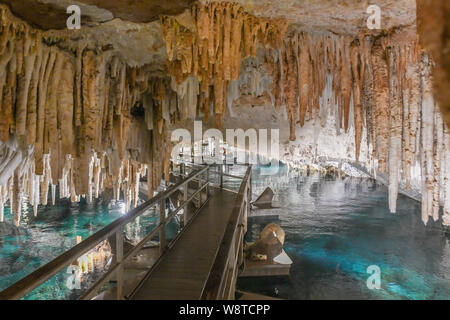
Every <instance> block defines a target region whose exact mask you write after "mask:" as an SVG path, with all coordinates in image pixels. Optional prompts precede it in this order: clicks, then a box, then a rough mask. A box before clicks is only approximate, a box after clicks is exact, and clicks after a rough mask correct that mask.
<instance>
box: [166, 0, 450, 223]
mask: <svg viewBox="0 0 450 320" xmlns="http://www.w3.org/2000/svg"><path fill="white" fill-rule="evenodd" d="M162 28H163V34H164V39H165V42H166V47H167V53H168V57H169V61H170V63H169V69H170V73H171V75H172V79H173V80H172V82H174V83H175V85H172V88H173V90H174V91H176V92H177V93H178V94H180V92H181V93H182V95H183V96H186V95H188V96H189V101H191V103H190V105H188V106H187V108H186V110H185V114H187V115H189V116H190V117H193V116H195V115H202V114H203V115H204V118H205V120H206V121H209V114H210V106H211V105H212V106H213V110H214V116H215V120H216V121H215V122H216V126H217V127H219V128H220V127H221V125H222V121H223V119H224V114H225V108H224V106H225V105H226V103H228V108H229V109H232V108H231V106H232V102H233V101H234V100H236V99H238V98H239V97H240V96H242V94H243V91H245V88H243V86H242V82H248V80H250V83H251V82H252V81H253V79H250V78H251V76H249V77H248V78H249V79H241V78H240V77H239V76H240V73H241V72H242V71H241V70H242V69H241V65H242V62H243V61H244V59H246V58H248V57H250V56H256V55H257V49H258V47H260V48H264V52H265V58H264V59H265V66H264V68H260V69H261V70H263V69H265V70H267V73H268V74H269V75H270V77H271V78H272V82H273V83H272V87H271V90H270V91H271V92H270V93H269V94H270V96H271V98H272V101H273V104H274V106H275V108H276V109H279V110H280V112H282V113H284V114H285V115H286V116H287V118H288V120H289V123H290V140H292V141H294V140H295V139H296V134H295V131H296V127H297V126H298V125H300V126H303V125H304V124H305V121H310V120H314V121H316V120H317V121H319V122H320V123H321V124H322V125H324V124H325V123H326V121H325V119H322V118H323V117H326V116H327V115H328V114H329V113H328V112H326V110H327V108H330V107H333V108H337V109H336V112H335V115H336V125H337V128H336V129H337V132H338V133H339V132H342V131H344V132H347V131H348V130H349V129H350V128H353V130H354V135H355V160H356V162H357V163H358V160H359V158H360V153H361V141H362V139H363V134H364V132H365V134H366V136H365V137H366V139H365V140H366V141H367V144H368V147H367V148H366V149H367V152H368V153H369V154H367V155H366V157H365V159H368V160H367V161H368V163H366V165H367V167H369V168H373V170H374V175H377V173H379V174H386V175H387V176H388V184H389V207H390V210H391V211H392V212H395V211H396V201H397V196H398V191H399V185H404V186H405V187H406V189H409V188H410V187H411V183H412V180H414V179H417V172H418V169H419V170H420V169H421V172H422V176H421V177H422V179H421V181H422V185H423V187H422V195H423V197H424V198H423V220H424V222H426V221H427V220H428V217H429V216H432V217H433V218H434V219H435V220H436V219H438V218H439V215H438V210H439V204H440V203H444V217H443V221H444V223H445V224H450V215H449V210H450V199H449V196H450V189H449V182H448V178H447V177H448V176H449V174H450V171H449V170H448V169H447V168H448V165H449V164H448V163H449V160H450V159H449V158H450V157H449V155H447V154H446V152H445V150H448V149H449V146H448V141H447V140H448V136H447V131H446V130H447V129H446V127H444V125H443V123H442V119H441V117H440V114H439V112H438V111H437V109H436V106H435V104H434V102H429V103H428V105H427V102H426V97H427V95H429V98H430V99H432V96H431V92H427V90H426V88H427V85H426V84H427V82H431V81H432V80H431V76H430V75H429V74H427V72H425V70H426V69H427V68H428V67H427V63H426V62H424V61H425V60H427V57H426V55H424V54H422V52H421V51H420V49H419V47H418V45H417V42H416V41H413V42H410V43H397V42H395V40H392V39H391V38H390V36H381V37H373V36H370V35H367V36H366V35H364V34H361V35H359V36H357V37H350V36H337V35H332V34H329V35H326V34H320V35H316V34H305V33H296V32H293V33H291V34H288V35H286V37H284V35H285V32H284V31H285V30H286V29H285V25H284V24H280V28H278V27H276V26H275V25H274V24H273V23H272V22H271V21H267V20H261V19H259V18H255V17H252V16H251V15H249V14H247V13H245V12H244V11H243V10H242V8H241V7H239V6H237V5H234V4H231V3H212V4H207V5H198V6H195V7H194V8H193V10H192V12H191V19H186V17H185V16H184V17H180V18H163V19H162ZM248 60H249V59H246V60H245V61H248ZM257 77H259V78H260V79H261V76H260V73H258V72H256V73H255V77H254V78H255V79H256V78H257ZM237 79H239V81H234V80H237ZM197 81H198V82H197ZM266 89H267V88H266V86H265V85H264V88H263V90H259V89H255V90H253V91H254V92H251V93H250V94H255V95H256V96H260V95H262V94H263V91H264V90H266ZM260 91H262V92H260ZM247 94H248V93H247ZM197 101H198V103H196V102H197ZM430 103H431V105H430ZM195 105H198V107H197V108H196V107H194V106H195ZM282 106H284V107H285V108H282ZM425 110H428V111H425ZM424 112H426V116H425V117H423V115H422V114H423V113H424ZM431 120H432V121H431ZM446 139H447V140H446ZM447 159H449V160H447Z"/></svg>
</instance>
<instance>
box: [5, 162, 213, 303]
mask: <svg viewBox="0 0 450 320" xmlns="http://www.w3.org/2000/svg"><path fill="white" fill-rule="evenodd" d="M209 170H210V165H208V166H205V167H204V168H203V169H200V170H197V171H194V172H192V173H191V174H189V175H188V176H187V177H186V178H185V179H184V180H182V181H180V182H178V183H176V184H174V185H172V186H170V187H169V188H168V189H167V190H166V191H165V192H163V193H159V194H158V195H156V196H155V197H153V198H152V199H150V200H148V201H147V202H145V203H143V204H142V205H140V206H138V207H136V208H135V209H133V210H131V211H130V212H128V214H127V215H124V216H122V217H120V218H119V219H117V220H115V221H113V222H112V223H110V224H109V225H107V226H106V227H105V228H103V229H101V230H99V231H97V232H96V233H94V234H93V235H91V236H90V237H88V238H86V239H85V240H84V241H82V242H80V243H79V244H77V245H76V246H74V247H73V248H71V249H69V250H68V251H66V252H65V253H63V254H62V255H60V256H58V257H57V258H55V259H53V260H52V261H50V262H48V263H47V264H45V265H44V266H42V267H40V268H39V269H37V270H35V271H34V272H32V273H30V274H29V275H28V276H26V277H24V278H23V279H21V280H19V281H18V282H16V283H14V284H13V285H11V286H10V287H8V288H6V289H5V290H3V291H2V292H0V300H13V299H20V298H22V297H23V296H25V295H26V294H28V293H29V292H31V291H32V290H34V289H35V288H37V287H38V286H40V285H41V284H43V283H45V282H46V281H47V280H49V279H51V278H52V277H53V276H55V275H56V274H58V273H59V272H60V271H62V270H63V269H64V268H65V267H67V266H69V265H70V264H72V263H73V262H75V261H76V260H77V259H78V258H79V257H81V256H82V255H84V254H86V253H87V252H88V251H90V250H91V249H92V248H94V247H95V246H97V245H98V244H99V243H101V242H102V241H104V240H106V239H107V238H108V237H109V236H111V235H113V234H114V233H115V234H116V252H115V256H116V262H115V264H114V265H112V266H110V268H109V269H108V271H107V272H106V274H104V275H103V276H102V277H101V278H100V279H99V280H97V282H96V283H95V284H94V285H93V286H92V287H91V288H90V289H89V290H88V292H87V293H85V294H84V295H83V296H82V299H89V298H91V297H92V296H93V295H94V294H95V292H96V291H97V290H98V289H100V288H101V286H102V285H103V284H104V283H105V282H106V281H108V280H109V279H111V277H112V276H114V275H116V274H117V298H118V299H122V298H123V294H122V286H123V267H124V263H125V262H126V261H127V260H128V259H129V258H131V257H133V256H134V255H136V254H137V252H138V251H139V250H140V249H141V248H142V247H143V246H144V244H145V243H147V242H148V241H149V240H151V239H152V238H153V237H154V236H156V234H157V232H159V233H160V249H161V252H160V254H163V253H164V251H165V247H166V244H165V226H166V224H167V223H168V222H170V220H171V219H172V218H173V217H174V216H175V214H176V213H177V212H179V211H180V210H181V209H182V208H186V206H187V204H188V203H189V202H190V201H192V200H193V199H194V197H195V196H196V195H197V194H198V193H201V192H202V191H203V190H204V189H206V195H207V199H208V198H209V191H208V187H209V184H210V182H209V178H208V177H209ZM205 172H206V173H207V178H206V181H205V183H204V184H203V185H201V186H200V187H199V189H198V190H197V191H196V192H195V193H194V195H192V196H191V197H189V198H187V185H188V183H189V182H191V181H193V180H194V179H195V178H197V177H200V180H201V175H202V174H203V173H205ZM180 187H185V188H184V193H185V194H184V201H183V203H182V204H180V206H178V207H177V208H176V209H175V210H174V212H171V214H170V215H169V216H168V217H166V212H165V200H166V199H167V198H168V197H169V196H170V195H172V194H173V193H174V192H175V191H176V190H178V189H179V188H180ZM199 198H200V201H201V196H200V197H199ZM207 199H206V200H207ZM206 200H205V201H206ZM156 204H159V205H160V222H159V224H158V226H157V227H156V228H154V229H153V230H152V231H151V232H150V233H149V234H148V235H147V236H146V237H145V238H144V239H143V240H142V241H140V242H139V243H138V244H137V245H136V246H135V247H134V248H133V249H132V250H130V251H129V252H127V254H126V256H124V255H123V233H122V232H123V227H124V226H125V225H126V224H128V223H129V222H131V221H133V220H134V219H135V218H137V217H139V216H141V215H142V214H143V213H144V212H146V211H147V210H148V209H150V208H152V207H154V206H155V205H156ZM186 211H187V210H185V216H186ZM185 221H186V218H185Z"/></svg>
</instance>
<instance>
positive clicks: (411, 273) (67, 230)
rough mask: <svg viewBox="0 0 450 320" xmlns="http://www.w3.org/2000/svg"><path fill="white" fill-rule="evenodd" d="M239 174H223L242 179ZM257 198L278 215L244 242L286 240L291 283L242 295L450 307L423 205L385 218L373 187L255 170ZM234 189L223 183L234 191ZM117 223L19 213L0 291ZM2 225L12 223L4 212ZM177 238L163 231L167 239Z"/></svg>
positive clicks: (447, 276)
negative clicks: (269, 194) (374, 275)
mask: <svg viewBox="0 0 450 320" xmlns="http://www.w3.org/2000/svg"><path fill="white" fill-rule="evenodd" d="M244 171H245V168H244V167H240V168H236V169H232V170H231V172H230V173H232V174H236V175H243V174H244ZM253 174H254V184H253V193H254V198H255V196H256V195H258V194H260V193H261V192H262V191H263V190H264V189H265V187H266V186H271V187H272V188H273V189H274V191H275V192H276V197H275V199H274V200H275V204H276V205H278V206H280V208H277V209H271V210H259V211H255V212H254V213H258V214H261V213H262V214H270V215H272V216H270V217H266V218H251V219H250V220H249V233H248V234H247V240H254V239H255V238H256V237H257V235H258V234H259V232H260V230H262V228H263V227H264V226H265V225H266V224H267V223H269V222H276V223H279V224H280V225H281V226H282V227H283V229H284V230H285V231H286V242H285V250H286V251H287V252H288V254H289V255H290V256H291V258H292V260H293V265H292V268H291V275H290V277H288V278H277V277H275V278H271V279H269V278H264V279H261V278H251V279H241V280H239V283H238V286H239V287H240V288H241V289H243V290H248V291H254V292H260V293H263V294H268V295H272V296H278V297H281V298H286V299H449V298H450V243H449V236H448V234H447V235H446V234H445V232H444V230H443V229H442V227H441V224H440V222H438V223H433V222H430V223H429V225H428V226H424V225H423V223H422V221H421V219H420V204H419V203H418V202H416V201H414V200H411V199H409V198H407V197H403V196H400V197H399V200H398V213H397V214H391V213H389V210H388V207H387V203H388V201H387V189H386V188H385V187H384V186H380V185H377V184H376V183H374V182H373V181H370V180H359V179H332V178H326V177H322V176H319V175H313V176H302V175H299V174H296V173H292V172H288V170H287V168H286V167H283V168H281V170H280V171H279V173H278V174H277V175H272V176H264V175H261V169H260V168H256V169H255V170H254V171H253ZM239 184H240V181H239V180H237V179H232V178H227V179H225V185H226V186H227V187H228V188H232V189H235V190H237V189H238V188H239ZM122 214H123V212H122V210H120V208H118V209H111V210H108V209H107V208H106V207H104V206H102V205H101V203H94V204H90V205H88V204H86V203H81V204H69V203H66V202H61V203H59V204H58V205H57V206H56V207H52V206H48V207H40V208H39V212H38V216H37V217H34V216H33V213H32V209H31V208H25V209H24V214H23V219H22V221H21V227H22V229H21V230H22V232H23V235H21V236H6V237H0V290H2V289H4V288H6V287H8V286H9V285H11V284H13V283H14V282H16V281H18V280H20V279H21V278H22V277H24V276H26V275H27V274H29V273H30V272H32V271H34V270H35V269H36V268H38V267H39V266H42V265H43V264H45V263H46V262H48V261H50V260H52V259H53V258H55V257H57V256H58V255H59V254H61V253H63V252H64V251H66V250H67V249H70V248H71V247H73V246H74V245H75V243H76V236H77V235H81V236H82V237H83V239H85V238H86V237H88V236H89V235H91V234H93V233H94V232H96V231H97V230H100V229H101V228H102V227H104V226H106V225H107V224H108V223H110V222H112V221H114V220H115V219H117V218H118V217H120V216H121V215H122ZM5 221H8V222H11V221H12V217H11V215H10V214H9V209H8V208H7V209H6V215H5ZM156 223H157V218H156V214H155V212H154V211H153V210H150V211H149V212H146V213H145V214H144V215H143V216H141V217H140V219H139V220H138V221H135V222H134V223H130V224H128V225H127V226H126V228H125V234H126V235H127V237H128V238H130V239H133V240H136V239H140V238H142V236H143V235H144V234H146V233H148V232H149V231H150V230H151V229H152V228H154V227H155V226H156ZM178 229H179V225H177V223H176V222H173V223H171V224H170V225H169V226H168V230H167V234H168V237H169V238H170V237H173V236H174V235H175V234H176V233H177V231H178ZM371 265H376V266H378V267H379V268H380V271H381V277H380V280H381V288H380V289H379V290H377V289H372V290H370V289H368V287H367V285H366V281H367V279H368V277H369V276H370V274H368V273H367V272H366V270H367V268H368V267H369V266H371ZM99 276H100V274H92V275H90V278H88V279H86V281H83V283H82V288H81V290H69V289H68V288H67V286H66V281H67V279H68V277H69V274H67V273H66V271H64V272H61V273H60V274H58V275H57V276H55V277H54V278H52V279H51V280H50V281H48V282H46V283H45V284H43V285H42V286H41V287H39V288H37V289H35V290H34V291H33V292H31V293H30V294H29V295H28V296H26V297H25V298H26V299H74V298H77V297H78V296H79V295H80V294H81V293H82V292H83V291H84V290H86V288H87V287H88V286H89V284H90V283H92V282H93V281H94V280H95V279H97V278H98V277H99Z"/></svg>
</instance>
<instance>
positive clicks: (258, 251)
mask: <svg viewBox="0 0 450 320" xmlns="http://www.w3.org/2000/svg"><path fill="white" fill-rule="evenodd" d="M284 238H285V232H284V230H283V229H282V228H281V227H280V226H279V225H277V224H276V223H269V224H268V225H267V226H266V227H265V228H264V229H263V231H261V234H260V235H259V239H258V240H257V241H256V242H255V243H253V244H250V245H249V246H248V248H247V249H246V253H247V257H248V258H249V259H251V260H254V261H260V260H267V261H269V262H271V261H273V259H274V258H275V257H277V256H278V255H279V254H280V253H281V252H282V251H283V245H284Z"/></svg>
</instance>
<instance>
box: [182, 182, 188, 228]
mask: <svg viewBox="0 0 450 320" xmlns="http://www.w3.org/2000/svg"><path fill="white" fill-rule="evenodd" d="M187 199H188V184H187V183H185V184H184V186H183V202H184V203H185V205H184V209H183V210H184V214H183V219H184V225H185V226H186V225H187V223H188V204H187V203H186V201H187Z"/></svg>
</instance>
